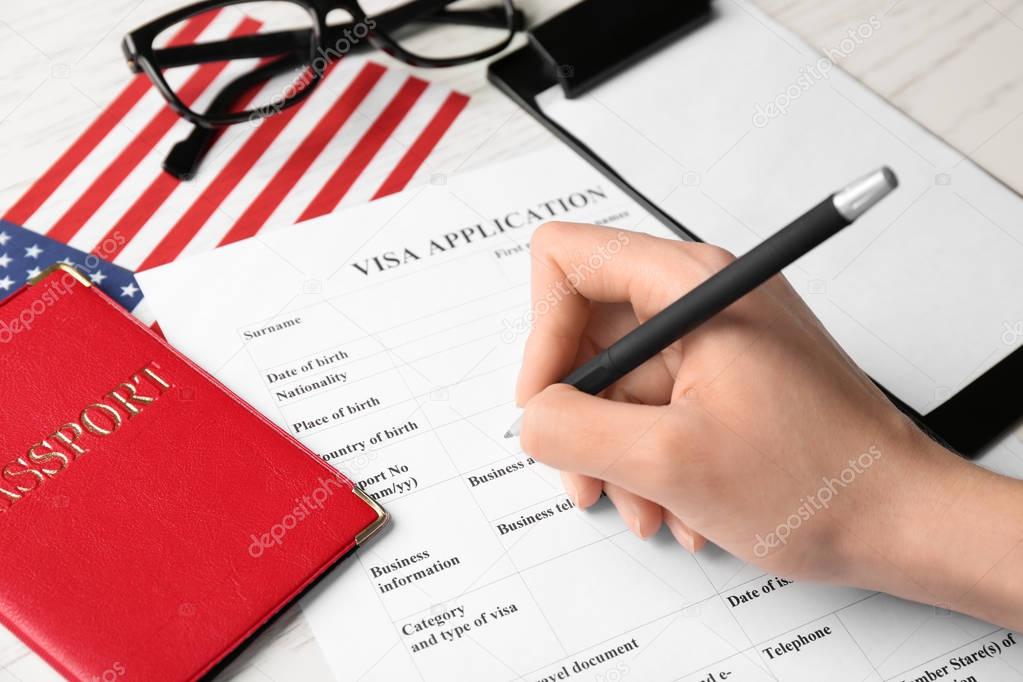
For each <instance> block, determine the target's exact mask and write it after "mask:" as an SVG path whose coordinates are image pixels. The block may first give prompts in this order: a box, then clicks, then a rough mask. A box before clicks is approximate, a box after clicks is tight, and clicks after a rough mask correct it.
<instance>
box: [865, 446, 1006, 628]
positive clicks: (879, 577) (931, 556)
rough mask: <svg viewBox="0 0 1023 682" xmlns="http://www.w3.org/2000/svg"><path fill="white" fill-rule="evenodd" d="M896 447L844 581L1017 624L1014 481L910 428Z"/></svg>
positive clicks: (988, 618)
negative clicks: (881, 497)
mask: <svg viewBox="0 0 1023 682" xmlns="http://www.w3.org/2000/svg"><path fill="white" fill-rule="evenodd" d="M901 447H902V448H904V449H903V450H902V451H901V452H899V453H897V454H898V461H897V462H896V463H895V465H894V466H892V467H891V470H890V471H888V472H887V474H888V476H887V480H885V481H884V486H883V490H884V491H885V492H886V493H887V496H888V497H889V503H888V504H884V505H881V504H878V505H876V506H877V507H878V512H879V514H881V515H883V517H878V518H875V519H873V520H872V521H871V523H872V526H873V528H872V532H871V533H870V534H869V535H867V537H869V538H870V540H869V541H868V542H861V543H856V544H855V546H854V548H853V549H852V550H851V552H850V561H849V566H850V568H851V570H852V571H854V572H855V573H856V576H857V578H858V579H852V580H850V581H849V582H850V584H855V585H857V586H859V587H864V588H867V589H873V590H879V591H883V592H887V593H889V594H892V595H895V596H898V597H902V598H904V599H910V600H913V601H917V602H921V603H925V604H931V605H934V606H936V607H939V608H942V609H947V610H952V611H959V612H963V613H968V614H970V615H973V616H977V617H979V618H983V619H985V620H990V621H993V622H997V623H999V624H1002V625H1005V626H1007V627H1017V628H1018V627H1021V625H1023V623H1021V622H1020V619H1021V618H1023V616H1021V615H1020V614H1023V581H1020V580H1019V579H1018V575H1019V574H1020V571H1021V570H1023V543H1021V541H1023V482H1021V481H1017V480H1014V479H1009V478H1007V477H1004V476H999V475H997V474H994V473H992V472H990V471H987V470H986V469H983V468H981V467H979V466H977V465H975V464H973V463H971V462H969V461H967V460H964V459H962V458H961V457H959V456H958V455H955V454H954V453H952V452H950V451H948V450H947V449H945V448H944V447H942V446H940V445H939V444H937V443H935V442H934V441H932V440H931V439H930V438H929V437H927V436H926V435H924V434H923V433H921V432H919V431H915V435H914V436H913V437H910V438H909V439H907V440H906V442H905V443H904V444H903V445H902V446H901ZM894 454H896V453H893V455H894ZM893 459H894V458H893Z"/></svg>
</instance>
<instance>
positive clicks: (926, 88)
mask: <svg viewBox="0 0 1023 682" xmlns="http://www.w3.org/2000/svg"><path fill="white" fill-rule="evenodd" d="M719 1H722V0H719ZM755 1H756V2H757V3H758V4H759V5H760V6H761V7H763V8H764V9H765V10H766V11H767V12H768V13H769V14H771V15H772V16H774V17H776V18H777V19H778V20H779V21H781V22H782V23H783V24H785V25H787V26H789V27H790V28H793V29H794V30H795V31H796V32H797V33H799V34H800V35H802V36H803V37H804V38H805V39H806V40H807V41H808V42H810V43H811V44H813V45H815V46H816V47H818V48H819V49H821V50H822V51H827V50H829V49H832V48H838V47H840V46H841V45H842V41H843V39H844V38H845V37H846V36H847V32H848V31H849V30H850V29H855V28H856V27H857V26H859V25H860V24H862V23H864V22H867V21H870V20H871V17H874V18H876V21H877V22H878V23H879V25H880V28H879V29H878V30H876V31H874V32H873V33H872V34H871V37H870V38H869V40H866V41H863V42H861V43H860V44H858V45H857V46H856V47H855V49H853V50H852V51H849V52H848V54H847V56H845V57H843V58H841V59H838V60H836V61H837V63H838V64H839V65H840V66H842V67H843V68H845V69H846V70H847V71H849V72H850V73H852V74H853V75H855V76H857V77H858V78H860V79H861V80H862V81H863V82H865V83H866V84H867V85H868V86H870V87H871V88H873V89H874V90H875V91H877V92H878V93H879V94H881V95H883V96H884V97H886V98H887V99H888V100H889V101H891V102H892V103H893V104H895V105H896V106H897V107H899V108H900V109H902V110H903V111H904V112H906V113H907V114H908V115H910V116H912V117H914V118H915V119H917V120H918V121H919V122H920V123H922V124H924V125H925V126H927V127H928V128H930V129H931V130H932V131H933V132H935V133H936V134H938V135H940V136H941V137H943V138H944V139H945V140H947V141H948V142H949V143H950V144H952V145H953V146H954V147H956V148H957V149H959V150H960V151H961V152H963V153H964V154H965V155H967V156H969V157H970V158H972V159H973V160H974V161H976V162H977V163H978V164H979V165H981V166H982V167H984V168H985V169H987V170H988V171H989V172H990V173H991V174H992V175H994V176H996V177H998V178H999V179H1001V180H1002V181H1003V182H1005V183H1006V184H1007V185H1009V186H1010V187H1012V188H1013V189H1014V190H1016V191H1017V192H1018V193H1021V194H1023V0H830V1H827V2H825V1H822V0H755ZM182 4H184V3H183V2H174V1H173V0H47V2H45V3H42V2H40V3H36V2H28V1H27V0H17V1H16V0H5V1H4V2H3V3H2V4H0V37H3V38H4V39H11V40H15V41H19V40H23V41H30V42H32V43H34V47H35V48H37V49H35V50H33V51H31V52H29V54H30V55H34V56H30V57H28V60H29V61H28V62H27V63H21V64H17V63H14V64H12V63H10V62H8V63H5V64H0V140H3V143H4V144H8V145H9V144H17V145H26V146H31V145H33V144H34V143H35V142H36V141H35V140H33V139H16V140H15V141H14V142H11V136H8V137H7V138H6V139H5V136H4V134H3V132H4V131H3V126H4V125H5V124H6V125H13V121H14V120H15V119H16V116H15V113H16V112H17V109H18V107H19V105H20V104H21V101H22V99H23V98H26V97H27V94H28V93H29V92H30V91H31V88H32V87H33V86H34V85H33V83H34V80H33V79H36V78H39V77H47V74H49V75H50V77H61V78H68V79H70V80H71V82H72V84H73V85H74V84H75V81H76V80H79V81H80V82H81V83H82V85H83V87H86V86H87V84H88V87H92V86H93V85H94V84H89V74H88V73H87V72H85V71H86V70H84V69H75V68H70V69H68V68H66V67H65V66H64V65H66V64H72V65H73V64H75V63H80V60H81V58H82V57H83V56H84V55H85V54H86V53H87V52H91V51H93V50H100V51H102V50H117V49H118V47H117V44H118V41H119V40H120V37H121V35H122V34H123V33H124V32H125V31H127V30H130V29H131V28H133V27H134V26H135V25H137V24H139V23H141V22H143V21H145V20H147V19H148V18H150V17H153V16H156V15H158V14H160V13H161V12H162V11H166V9H165V8H166V7H168V6H176V5H182ZM518 4H519V6H520V7H521V8H522V9H523V10H524V11H525V12H526V14H527V16H528V18H529V20H530V21H531V22H537V21H542V20H543V19H544V18H546V17H548V16H550V15H552V14H554V13H556V12H557V11H558V10H559V9H561V8H563V7H566V6H568V5H570V4H572V0H519V3H518ZM366 5H367V6H370V7H371V6H372V5H373V3H372V2H368V3H366ZM83 16H87V17H89V21H88V22H85V23H82V22H79V21H77V20H76V18H77V17H83ZM379 58H380V59H383V60H387V58H386V57H385V56H383V55H380V56H379ZM420 73H421V75H422V76H423V77H425V78H428V79H431V80H434V81H439V82H444V83H446V84H448V85H449V86H451V87H453V88H455V89H457V90H460V91H461V92H464V93H466V94H468V95H470V96H471V98H472V100H471V103H470V105H469V108H468V109H467V110H466V111H465V112H463V114H462V115H461V116H460V118H459V120H458V121H457V122H456V124H455V126H454V127H453V128H452V129H451V131H449V133H448V134H447V135H446V136H445V138H444V139H443V140H442V142H441V143H440V145H439V146H438V148H437V149H436V151H435V153H434V155H433V156H432V157H431V159H430V162H429V163H430V168H429V172H430V173H431V174H433V175H436V176H446V175H450V174H453V173H456V172H460V171H464V170H467V169H471V168H474V167H478V166H482V165H485V164H489V163H491V162H494V161H500V160H503V159H507V158H511V157H513V156H517V155H519V154H523V153H526V152H529V151H534V150H537V149H541V148H543V147H545V146H548V145H553V144H558V142H557V140H555V139H554V138H553V137H552V135H551V134H550V133H548V132H547V131H546V130H544V129H543V128H542V127H541V126H540V125H539V124H538V123H536V122H535V121H534V120H533V119H532V118H530V117H529V116H528V115H527V114H526V113H524V112H523V111H521V110H519V109H518V108H517V107H516V106H515V105H513V104H512V103H511V102H510V101H509V100H507V99H505V98H504V97H503V96H502V95H501V94H500V93H499V92H497V91H496V90H495V89H494V88H493V87H491V86H490V85H489V84H488V83H487V82H486V78H485V70H484V68H483V66H482V65H479V64H474V65H468V66H465V67H459V68H456V69H448V70H420ZM33 74H34V75H33ZM39 74H42V75H41V76H40V75H39ZM9 119H10V120H9ZM69 125H70V124H69ZM0 148H2V147H0ZM0 163H2V161H0ZM33 172H37V171H35V170H34V169H31V168H27V169H25V170H24V172H20V169H15V170H12V169H5V170H4V172H3V175H2V177H3V180H2V181H0V196H5V197H10V196H16V195H17V194H18V193H20V190H21V189H22V188H23V187H24V186H27V183H29V182H31V181H32V180H33V179H34V175H33ZM7 203H9V201H6V202H5V204H4V207H6V205H7ZM981 462H982V463H983V464H984V465H985V466H990V467H991V468H994V469H996V470H1000V471H1005V472H1008V473H1012V474H1014V475H1016V476H1023V428H1020V429H1019V430H1017V431H1016V432H1015V434H1013V435H1010V436H1008V437H1007V438H1006V439H1005V440H1004V441H1003V442H1002V443H1000V444H999V445H998V446H997V447H996V448H994V449H993V450H992V451H991V452H989V453H988V454H987V455H985V456H984V457H983V458H982V460H981ZM50 679H59V677H58V676H57V675H56V673H54V672H53V671H52V670H51V669H50V668H49V667H48V666H47V665H46V664H45V663H43V662H42V660H41V659H39V658H38V657H37V656H35V655H34V654H33V653H31V652H30V651H29V650H28V649H27V648H26V647H25V646H24V645H22V644H21V643H20V642H19V641H18V640H17V639H16V638H15V637H14V636H13V635H10V634H9V633H7V632H6V631H4V630H2V629H0V682H14V681H19V680H20V681H28V680H50ZM218 679H232V680H254V681H261V682H267V681H272V682H286V681H290V680H302V681H307V680H308V681H314V680H331V679H332V676H331V674H330V672H329V670H328V669H327V667H326V664H325V662H324V659H323V656H322V655H321V653H320V650H319V644H317V642H316V641H315V640H314V639H313V638H312V636H311V634H310V631H309V629H308V626H307V625H306V623H305V621H304V620H303V618H302V614H301V612H300V611H299V610H298V609H297V608H293V609H291V610H290V611H289V612H287V613H285V614H284V615H283V616H282V617H281V618H280V619H279V620H278V621H277V622H276V623H275V624H274V625H273V626H271V627H270V628H269V629H268V630H267V631H266V632H265V633H264V634H263V635H262V636H261V637H260V638H259V640H258V641H257V642H255V643H254V644H253V645H252V646H250V647H248V648H247V649H246V651H244V652H243V654H242V655H241V656H240V657H239V658H238V659H237V660H236V661H235V662H234V663H233V664H232V665H231V666H230V667H229V668H228V669H227V670H225V671H224V672H223V673H222V674H221V675H220V677H219V678H218Z"/></svg>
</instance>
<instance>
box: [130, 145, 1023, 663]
mask: <svg viewBox="0 0 1023 682" xmlns="http://www.w3.org/2000/svg"><path fill="white" fill-rule="evenodd" d="M814 199H815V200H816V199H819V197H815V198H814ZM546 220H571V221H582V222H593V223H603V224H610V225H613V226H616V227H621V228H627V229H634V230H642V231H646V232H650V233H653V234H657V235H660V236H670V233H669V232H668V231H667V230H666V229H665V228H664V227H662V226H660V225H658V224H656V223H655V222H654V221H653V220H652V219H651V218H650V216H649V215H647V214H645V213H644V212H643V211H642V209H641V208H640V207H638V206H637V205H636V204H635V203H633V202H632V201H631V200H630V199H629V198H628V197H627V196H625V195H624V194H623V193H622V192H621V191H619V190H618V189H617V188H615V187H614V186H613V185H612V184H611V183H610V182H608V181H607V180H606V179H605V178H604V177H602V176H601V175H599V174H598V173H597V172H596V171H594V170H593V169H591V168H590V167H589V166H587V165H586V164H585V163H584V162H583V161H581V160H580V159H578V158H577V157H575V156H574V155H573V154H572V153H571V152H569V151H568V150H565V149H561V148H557V149H553V150H551V151H549V152H542V153H540V154H537V155H532V156H527V157H523V158H521V159H519V160H516V161H512V162H510V163H507V164H505V165H501V166H495V167H491V168H488V169H485V170H482V171H476V172H473V173H469V174H466V175H463V176H456V177H452V178H449V179H447V182H446V184H442V185H426V186H423V187H420V188H417V189H413V190H409V191H406V192H403V193H401V194H398V195H395V196H393V197H389V198H386V199H383V200H381V201H377V202H373V203H371V204H368V205H365V206H360V207H356V208H353V209H351V210H348V211H345V212H341V213H336V214H334V215H330V216H325V217H323V218H320V219H317V220H313V221H310V222H308V223H305V224H303V225H300V226H297V227H293V228H287V229H284V230H279V231H276V232H270V233H266V234H262V235H259V236H258V237H256V238H254V239H250V240H246V241H241V242H238V243H235V244H232V245H230V246H227V247H225V248H222V249H218V250H216V251H214V252H211V253H205V254H200V255H198V256H196V257H194V258H192V259H186V260H183V261H177V262H175V263H173V264H170V265H168V266H166V267H164V268H159V269H156V270H151V271H149V272H145V273H141V274H140V275H139V279H140V281H141V284H142V286H143V288H144V290H145V292H146V296H147V297H149V298H150V300H151V301H152V303H153V305H154V308H155V312H156V314H157V317H158V319H159V320H160V325H161V327H162V329H163V330H164V332H165V333H166V335H167V337H168V338H169V340H170V342H171V343H172V344H174V345H175V346H177V347H178V348H180V349H181V350H182V351H184V352H185V353H186V354H188V355H189V356H190V357H192V358H193V359H194V360H196V361H197V362H198V363H199V364H200V365H202V366H203V367H204V368H206V369H207V370H208V371H210V372H211V373H212V374H214V375H215V376H216V377H218V378H219V379H220V380H222V381H223V382H224V383H226V384H227V385H228V386H229V387H230V388H231V389H233V390H234V391H236V392H237V393H239V394H240V395H241V396H242V397H243V398H245V399H246V400H248V401H250V402H251V403H252V404H253V405H255V406H256V407H257V408H258V409H259V410H261V411H262V412H263V413H264V414H266V415H267V416H268V417H269V418H271V419H273V420H274V421H276V422H277V423H278V424H279V425H280V426H281V427H282V428H284V429H285V430H287V431H288V432H290V433H291V434H293V435H294V436H296V437H297V438H298V439H300V440H301V441H302V442H303V443H304V444H305V445H307V446H308V447H309V448H311V449H312V450H313V451H314V452H316V453H317V454H319V455H320V456H321V457H322V458H323V459H324V460H325V461H327V462H329V463H330V464H332V465H334V466H336V467H337V468H338V469H340V470H341V471H343V472H344V473H345V474H346V475H348V476H349V477H350V478H351V479H352V480H353V481H355V482H356V483H358V484H359V485H360V486H362V487H363V488H364V489H365V490H366V491H367V492H368V493H369V494H370V495H372V496H373V497H374V498H376V499H377V500H378V501H379V502H380V503H382V504H383V505H384V506H385V507H386V508H387V509H388V510H389V511H390V512H391V514H392V515H393V525H392V527H391V528H390V529H389V531H388V532H386V533H385V534H384V535H383V536H382V537H380V538H378V539H377V540H375V541H374V542H373V543H371V544H370V545H369V546H367V547H366V548H365V551H362V552H360V553H359V554H358V556H356V557H355V558H354V559H353V560H352V561H351V562H349V563H348V564H346V565H342V566H341V567H340V568H339V570H337V571H335V572H333V573H332V574H331V575H330V576H329V577H328V579H327V580H326V581H325V582H324V583H322V584H321V585H320V586H318V588H317V589H316V590H315V591H314V592H313V593H311V594H310V595H309V596H308V597H306V599H305V600H304V602H303V609H304V612H305V616H306V619H307V620H308V622H309V624H310V626H311V628H312V630H313V632H314V633H315V635H316V638H317V640H318V642H319V643H320V645H321V647H322V649H323V652H324V655H325V656H326V658H327V660H328V662H329V664H330V666H331V669H332V671H333V672H334V674H335V676H336V679H338V680H345V681H354V680H389V681H390V680H424V681H427V682H433V681H434V680H437V681H441V680H443V681H444V682H449V681H451V680H526V681H528V682H541V681H545V680H552V681H553V680H606V681H615V680H637V681H638V680H643V681H659V680H687V681H690V682H696V681H713V682H717V681H722V680H729V681H731V682H737V681H746V680H820V679H829V680H850V681H852V682H863V681H864V680H898V681H902V682H912V681H916V680H930V679H937V678H934V677H929V675H937V674H939V672H940V673H941V679H944V680H968V679H971V676H972V679H976V680H1005V679H1015V677H1014V676H1016V675H1018V674H1019V673H1020V671H1023V648H1021V647H1020V646H1019V644H1018V641H1019V637H1018V636H1017V635H1016V634H1015V633H1012V632H1008V631H1006V630H1004V629H1001V628H998V627H996V626H994V625H991V624H987V623H983V622H979V621H977V620H974V619H971V618H968V617H965V616H961V615H958V614H955V613H949V612H947V611H944V610H942V609H940V608H937V609H936V608H935V607H933V606H925V605H920V604H912V603H907V602H903V601H901V600H898V599H895V598H892V597H890V596H887V595H884V594H875V593H870V592H864V591H861V590H855V589H848V588H841V587H830V586H822V585H817V584H812V583H801V582H792V581H789V580H786V579H783V578H781V577H779V576H776V575H771V574H766V573H763V572H762V571H760V570H759V569H757V568H755V567H752V566H749V565H746V564H744V563H743V562H741V561H739V560H738V559H736V558H734V557H732V556H730V555H728V554H727V553H725V552H724V551H722V550H720V549H718V548H716V547H713V546H709V547H708V548H706V549H705V550H704V551H701V552H700V553H698V554H696V555H695V556H693V555H690V554H688V553H687V552H685V551H684V550H682V549H681V548H679V547H678V546H677V545H675V544H674V541H673V540H672V538H671V537H670V535H669V534H668V533H667V532H663V531H662V533H660V534H659V535H657V536H655V537H653V538H651V539H648V540H645V541H644V540H640V539H638V538H636V537H634V536H633V535H632V534H631V533H630V532H629V531H628V530H627V529H626V527H625V525H624V523H623V522H622V521H621V520H620V519H619V518H618V516H617V513H616V512H615V510H614V509H613V507H612V506H611V505H610V504H609V503H608V502H607V501H606V500H605V501H601V502H600V503H599V504H598V505H597V506H596V507H595V508H593V509H591V510H587V511H580V510H577V509H574V508H573V505H572V502H571V501H570V500H569V499H568V498H567V497H566V495H565V493H564V491H563V489H562V487H561V484H560V481H559V478H558V475H557V473H556V472H555V471H552V470H550V469H548V468H546V467H545V466H544V465H542V464H539V463H537V462H534V461H533V460H532V459H530V458H529V457H528V456H526V455H524V454H523V453H522V452H521V450H520V449H519V444H518V442H517V441H515V440H505V439H504V438H502V434H503V433H504V431H505V429H506V428H507V426H508V424H509V423H510V422H511V421H512V420H513V419H514V418H515V416H516V413H517V410H516V408H515V406H514V404H513V387H514V382H515V378H516V375H517V372H518V368H519V364H520V360H521V355H522V347H523V343H524V341H525V338H526V335H527V334H528V327H529V319H530V318H529V315H530V309H529V291H528V290H529V266H530V253H529V239H530V235H531V233H532V231H533V230H534V229H535V228H536V227H537V226H539V225H540V224H541V223H542V222H544V221H546ZM613 250H614V249H613V248H609V249H608V250H607V252H606V254H605V255H601V254H597V253H595V254H593V258H592V259H591V264H592V265H594V266H595V267H599V265H600V263H601V259H602V258H606V257H613V256H608V255H607V254H610V253H611V252H612V251H613ZM808 492H812V491H808ZM797 503H798V501H797V500H793V505H796V504H797ZM285 512H286V510H282V515H283V514H284V513H285ZM299 522H300V521H299ZM265 530H266V529H255V528H252V529H249V528H239V529H238V532H239V533H242V534H245V535H246V536H248V534H250V533H252V534H253V535H254V536H258V535H259V534H260V533H263V532H265ZM752 541H753V540H752V539H751V542H752ZM266 551H274V552H287V551H289V549H288V541H287V534H286V533H285V534H284V535H283V536H282V537H281V538H280V541H279V543H275V544H274V545H273V546H272V547H269V548H267V549H266ZM253 560H258V559H253Z"/></svg>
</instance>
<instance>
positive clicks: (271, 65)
mask: <svg viewBox="0 0 1023 682" xmlns="http://www.w3.org/2000/svg"><path fill="white" fill-rule="evenodd" d="M328 19H329V20H330V22H329V23H328ZM214 22H217V25H218V26H221V27H222V30H223V31H225V32H226V31H230V34H229V35H228V36H226V37H224V38H222V39H211V40H205V39H204V40H202V41H199V40H198V38H199V34H201V33H204V32H206V29H207V28H208V27H210V25H211V24H213V23H214ZM522 24H523V17H522V13H521V12H519V11H518V10H516V9H515V6H514V4H513V3H512V0H497V4H494V5H492V6H482V7H481V6H480V5H479V3H478V2H474V1H473V0H414V1H413V2H408V3H406V4H403V5H399V6H397V7H393V8H391V9H389V10H387V11H384V12H381V13H379V14H377V15H376V16H372V17H370V16H368V15H367V14H366V12H364V11H363V9H362V7H361V5H360V4H359V2H358V0H204V1H202V2H196V3H194V4H191V5H188V6H187V7H183V8H181V9H180V10H177V11H175V12H172V13H170V14H167V15H165V16H163V17H161V18H159V19H157V20H155V21H152V22H150V23H148V24H146V25H145V26H141V27H139V28H137V29H136V30H134V31H132V32H131V33H129V34H128V35H126V36H125V37H124V40H123V41H122V43H121V49H122V50H123V52H124V56H125V58H126V59H127V60H128V66H129V67H130V68H131V70H132V71H133V72H134V73H144V74H146V76H148V77H149V79H150V80H151V81H152V82H153V84H154V85H155V86H156V88H157V90H159V92H160V94H161V95H163V97H164V99H166V100H167V103H168V104H169V105H170V107H171V108H172V109H173V110H174V111H175V112H176V113H177V114H178V115H180V116H181V117H182V118H184V119H186V120H188V121H189V122H191V123H192V124H193V125H194V126H195V127H194V129H193V130H192V132H191V134H190V135H189V136H188V137H186V138H185V139H184V140H181V141H180V142H178V143H177V144H176V145H174V147H173V148H172V149H171V152H170V154H169V155H168V156H167V158H166V159H165V160H164V164H163V167H164V170H166V171H167V172H168V173H170V174H171V175H173V176H175V177H177V178H179V179H181V180H189V179H191V178H192V177H194V176H195V173H196V172H197V170H198V168H199V165H200V164H201V163H202V159H203V158H204V157H205V155H206V153H207V151H208V150H209V148H210V147H211V146H212V144H213V142H214V141H215V139H216V136H217V135H218V132H219V131H220V130H222V129H223V127H224V126H228V125H231V124H235V123H241V122H244V121H254V120H256V119H260V118H264V117H267V116H273V115H276V114H280V113H281V112H283V111H284V110H286V109H288V108H290V107H293V106H295V105H296V104H298V103H299V102H301V101H302V100H304V99H305V98H306V97H308V96H309V95H310V93H312V91H313V90H314V89H315V88H316V86H317V85H319V83H320V82H321V81H322V80H323V78H324V76H325V75H326V73H327V71H328V70H329V69H330V68H332V66H333V65H334V64H336V63H337V62H338V61H339V60H340V59H341V58H342V57H343V56H345V55H347V54H350V53H352V52H354V51H357V50H361V49H366V48H368V47H375V48H377V49H380V50H383V51H384V52H386V53H387V54H390V55H391V56H393V57H395V58H396V59H400V60H401V61H403V62H406V63H408V64H411V65H413V66H425V67H449V66H458V65H461V64H467V63H469V62H474V61H478V60H481V59H486V58H487V57H490V56H493V55H495V54H497V53H498V52H501V51H502V50H504V48H506V47H507V46H508V45H509V44H510V43H511V41H512V39H513V38H514V36H515V33H516V32H517V31H518V30H520V29H521V28H522ZM437 25H446V26H447V27H448V28H447V30H445V31H443V32H441V31H426V30H423V29H424V28H429V27H431V26H437ZM481 29H482V30H481ZM210 32H214V33H215V31H210ZM452 46H455V47H452ZM193 65H200V66H199V68H198V69H195V70H194V71H192V72H191V73H190V74H189V73H186V72H185V70H181V69H179V70H177V71H175V69H178V67H183V66H193ZM228 66H232V68H233V69H234V70H235V71H236V72H240V73H239V75H236V76H235V77H234V78H233V79H232V80H230V81H228V82H227V83H226V84H225V85H224V86H223V87H222V88H221V89H220V90H219V91H218V92H217V93H216V94H215V95H214V96H213V97H212V99H209V100H208V103H206V104H205V107H204V108H203V110H202V111H198V110H197V106H198V104H197V101H198V100H199V97H200V95H201V94H202V92H203V91H204V90H205V89H206V86H208V85H209V84H210V83H211V82H213V81H214V80H215V79H216V78H217V77H218V76H219V75H220V73H221V72H222V71H223V70H224V69H225V68H227V67H228ZM270 82H273V83H275V84H279V85H280V87H269V86H268V83H270ZM204 101H205V98H204Z"/></svg>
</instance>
